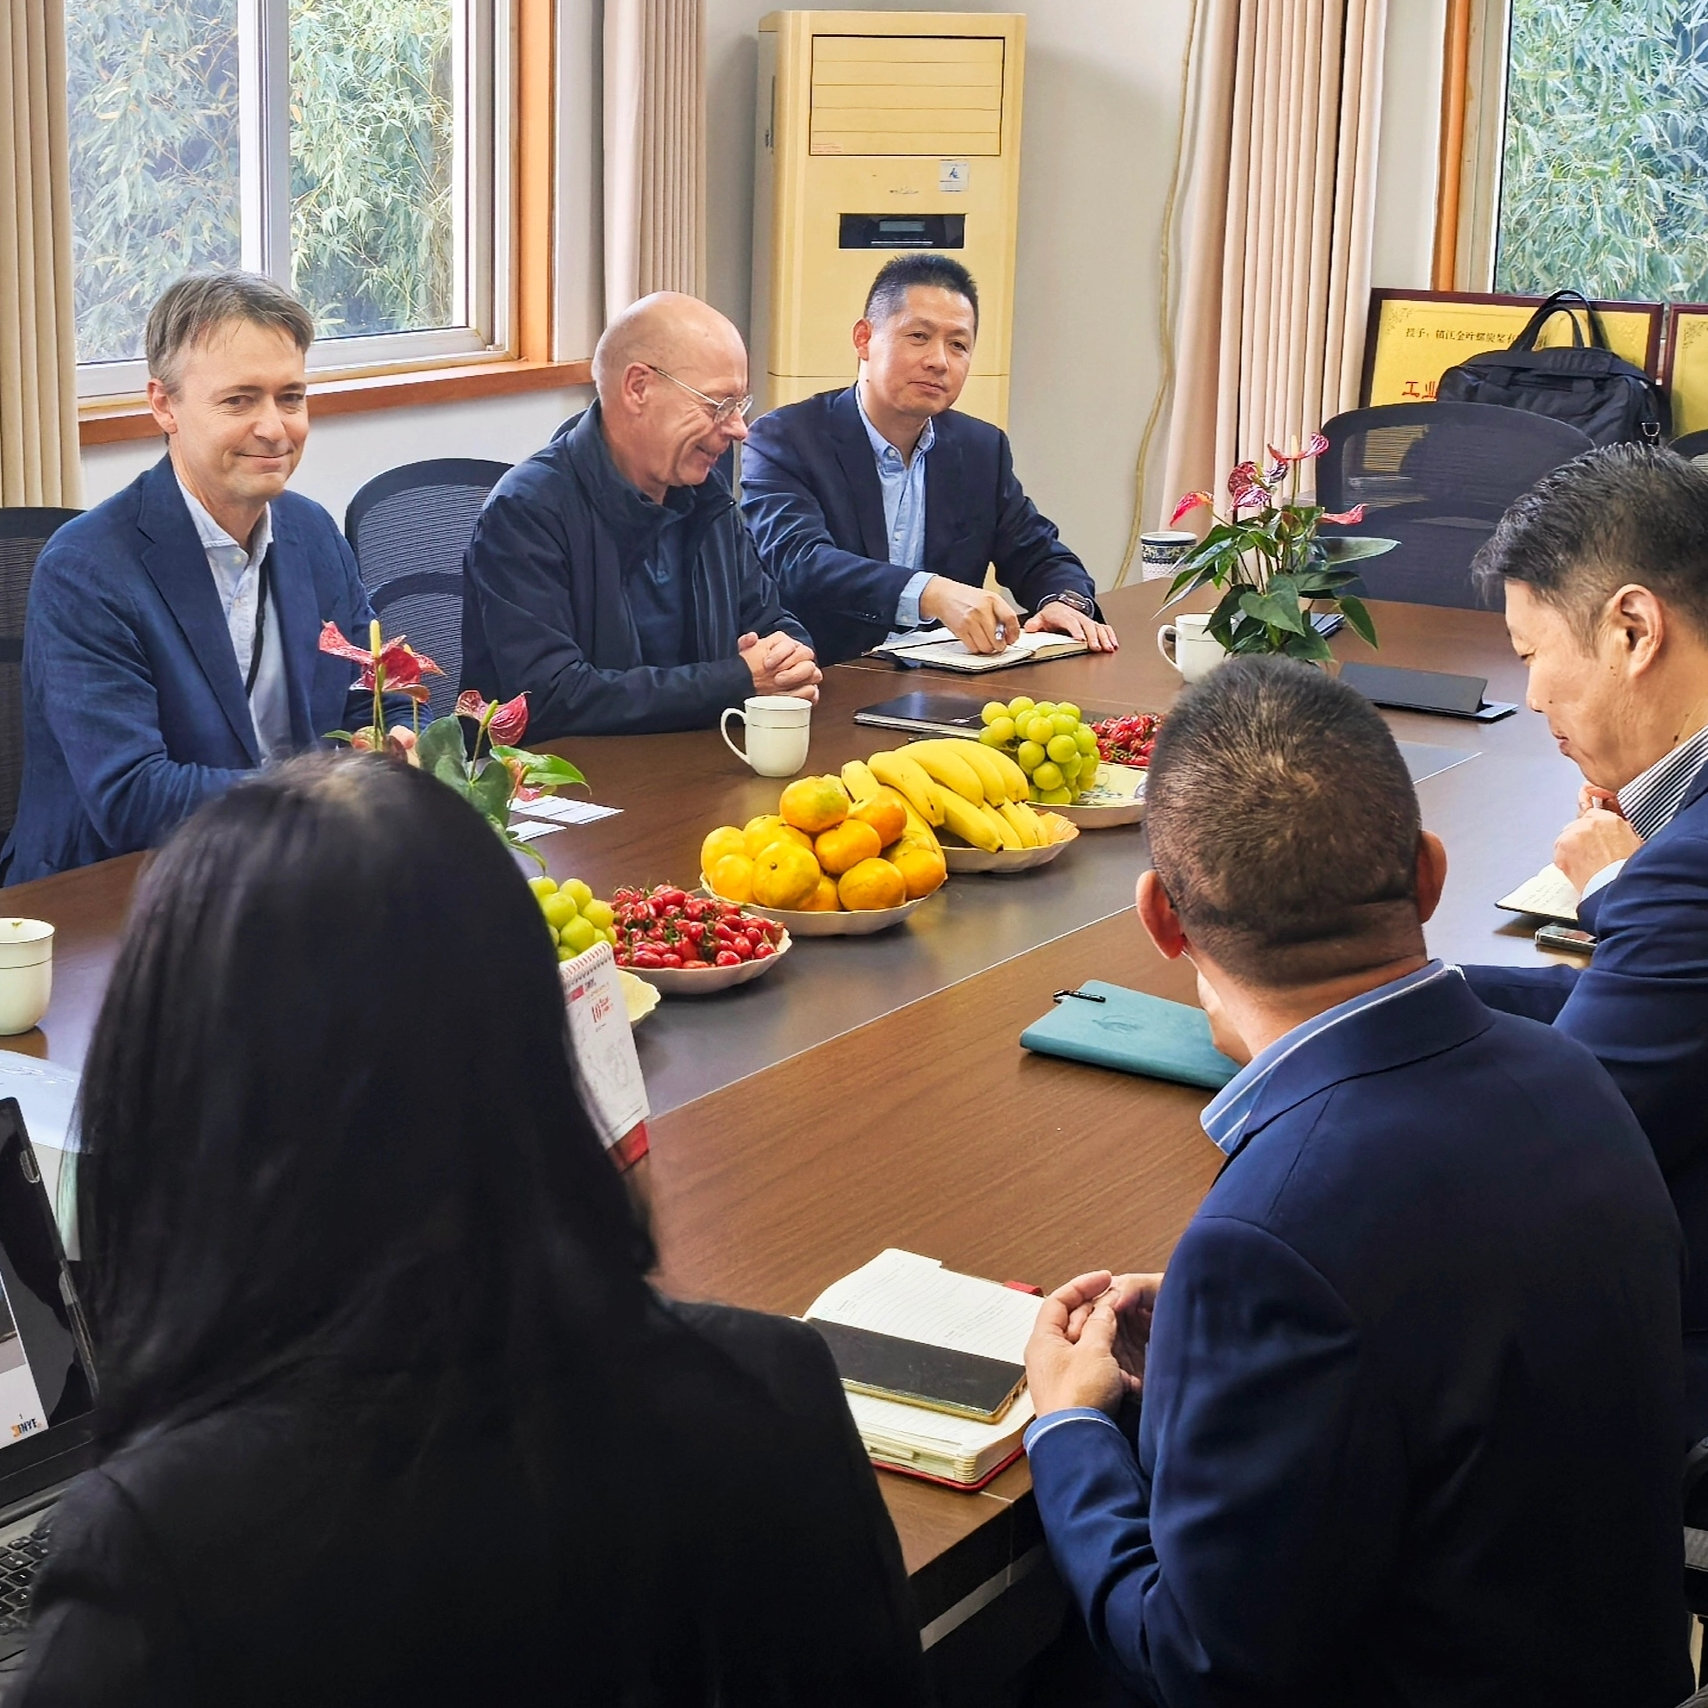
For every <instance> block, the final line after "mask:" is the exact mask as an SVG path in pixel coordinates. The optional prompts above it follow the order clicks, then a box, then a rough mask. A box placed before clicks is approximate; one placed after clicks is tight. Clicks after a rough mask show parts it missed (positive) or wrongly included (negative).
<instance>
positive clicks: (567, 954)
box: [557, 945, 575, 961]
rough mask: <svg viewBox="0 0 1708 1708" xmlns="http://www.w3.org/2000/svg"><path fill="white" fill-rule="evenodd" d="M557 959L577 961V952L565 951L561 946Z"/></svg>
mask: <svg viewBox="0 0 1708 1708" xmlns="http://www.w3.org/2000/svg"><path fill="white" fill-rule="evenodd" d="M557 958H558V959H559V960H560V961H573V960H574V959H575V951H574V950H573V949H565V948H563V947H562V946H561V945H560V946H559V948H558V952H557Z"/></svg>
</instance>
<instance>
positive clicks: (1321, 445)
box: [1269, 433, 1328, 463]
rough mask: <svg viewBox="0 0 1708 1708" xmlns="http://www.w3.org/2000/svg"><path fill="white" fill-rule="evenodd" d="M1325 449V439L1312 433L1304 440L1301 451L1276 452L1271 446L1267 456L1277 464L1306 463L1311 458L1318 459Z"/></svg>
mask: <svg viewBox="0 0 1708 1708" xmlns="http://www.w3.org/2000/svg"><path fill="white" fill-rule="evenodd" d="M1327 449H1328V440H1327V439H1325V438H1324V437H1323V436H1322V434H1321V433H1313V434H1312V435H1311V436H1310V438H1309V439H1308V440H1306V442H1305V448H1304V449H1303V450H1302V451H1293V452H1291V453H1289V452H1287V451H1278V450H1276V448H1275V447H1274V446H1273V445H1271V446H1270V447H1269V454H1270V456H1271V457H1273V458H1274V459H1275V461H1276V462H1278V463H1308V462H1310V461H1311V460H1312V459H1313V458H1316V457H1320V456H1321V455H1322V454H1323V452H1324V451H1326V450H1327Z"/></svg>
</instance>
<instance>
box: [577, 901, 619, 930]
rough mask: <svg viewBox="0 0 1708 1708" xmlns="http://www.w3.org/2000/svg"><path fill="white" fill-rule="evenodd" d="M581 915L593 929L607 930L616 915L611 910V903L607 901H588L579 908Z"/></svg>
mask: <svg viewBox="0 0 1708 1708" xmlns="http://www.w3.org/2000/svg"><path fill="white" fill-rule="evenodd" d="M581 917H582V918H583V919H585V920H586V921H587V922H588V924H590V925H591V926H592V927H593V929H594V930H595V931H609V930H610V929H611V926H612V923H613V922H614V921H615V919H616V917H617V916H616V915H615V914H614V913H613V912H612V911H611V904H610V903H609V902H608V901H590V902H589V903H588V904H587V905H586V907H584V908H583V909H582V910H581Z"/></svg>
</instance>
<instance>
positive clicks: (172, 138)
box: [66, 0, 508, 397]
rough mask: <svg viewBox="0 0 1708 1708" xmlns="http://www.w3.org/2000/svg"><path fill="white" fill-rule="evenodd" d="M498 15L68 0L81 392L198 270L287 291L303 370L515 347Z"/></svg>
mask: <svg viewBox="0 0 1708 1708" xmlns="http://www.w3.org/2000/svg"><path fill="white" fill-rule="evenodd" d="M503 4H504V0H67V6H66V35H67V48H68V70H69V81H70V108H71V175H72V210H73V218H72V223H73V243H74V251H75V270H76V293H77V354H78V363H79V379H80V384H79V389H80V391H81V392H82V394H83V395H84V396H88V397H95V396H106V395H111V394H115V393H134V392H137V391H140V390H141V389H142V387H143V380H144V369H143V366H142V363H141V361H140V360H139V358H140V357H141V354H142V338H143V327H144V323H145V321H146V319H147V315H148V310H149V308H150V306H151V305H152V304H153V302H154V300H155V298H156V297H158V296H159V294H160V292H161V291H162V290H163V289H164V288H165V286H166V285H168V284H169V283H170V282H171V281H172V280H173V279H174V278H176V277H177V276H178V275H179V274H180V273H182V272H183V271H185V270H186V269H187V268H190V267H203V266H245V267H250V268H253V269H255V270H257V271H260V272H264V273H268V274H270V275H271V276H272V277H274V278H276V279H278V280H280V281H281V282H282V283H287V284H289V285H290V286H292V288H293V289H295V290H296V291H297V293H298V294H299V295H300V296H301V297H302V298H303V300H304V301H305V302H306V303H307V304H308V305H309V308H310V310H311V311H312V312H313V314H314V318H315V324H316V326H317V328H318V330H319V338H318V340H317V342H316V344H315V346H314V349H313V350H312V351H311V353H310V365H311V366H312V367H314V368H316V369H326V368H338V369H349V368H357V367H361V368H373V367H382V368H383V367H385V366H389V365H419V364H422V363H431V362H434V361H444V360H455V359H461V360H464V361H466V360H468V359H470V358H471V357H474V356H477V355H480V354H483V353H497V354H508V351H507V349H506V348H505V345H506V332H507V328H506V326H505V325H504V324H503V322H504V318H505V316H504V313H503V310H504V305H505V304H506V303H507V301H508V282H507V278H506V276H505V275H506V272H507V269H506V268H505V267H504V266H502V265H501V264H500V262H501V260H502V258H503V256H504V253H505V239H506V232H507V228H508V221H507V219H506V218H504V217H503V210H504V209H505V208H506V207H507V198H506V193H505V185H504V183H503V181H502V180H503V176H504V171H505V162H506V160H507V158H508V150H505V149H499V148H496V147H495V146H494V139H495V136H497V135H499V134H503V132H502V131H501V129H500V126H501V124H502V123H503V121H504V119H505V112H504V110H503V109H504V107H505V105H506V103H504V102H503V101H502V100H501V99H500V92H501V90H502V89H503V88H504V86H505V85H504V80H503V79H502V78H501V77H500V76H498V75H497V74H496V73H497V67H496V64H495V61H496V59H497V42H498V39H499V36H498V32H496V31H495V28H494V17H493V10H494V6H495V5H496V6H500V7H502V5H503Z"/></svg>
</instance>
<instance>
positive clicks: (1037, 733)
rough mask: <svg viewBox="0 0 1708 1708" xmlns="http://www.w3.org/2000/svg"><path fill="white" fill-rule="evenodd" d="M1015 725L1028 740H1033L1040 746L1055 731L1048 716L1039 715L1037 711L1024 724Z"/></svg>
mask: <svg viewBox="0 0 1708 1708" xmlns="http://www.w3.org/2000/svg"><path fill="white" fill-rule="evenodd" d="M1015 727H1016V728H1018V729H1019V730H1020V733H1021V734H1022V735H1023V736H1025V738H1026V739H1027V740H1028V741H1035V742H1037V744H1038V745H1039V746H1040V747H1042V746H1043V745H1044V744H1045V742H1047V741H1048V740H1049V739H1050V737H1051V736H1052V735H1054V734H1055V733H1056V726H1055V725H1054V724H1053V723H1051V722H1050V720H1049V719H1048V718H1046V717H1040V716H1039V714H1038V713H1037V712H1034V713H1033V714H1032V715H1031V717H1029V718H1028V719H1027V720H1026V722H1025V724H1024V725H1016V726H1015Z"/></svg>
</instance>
